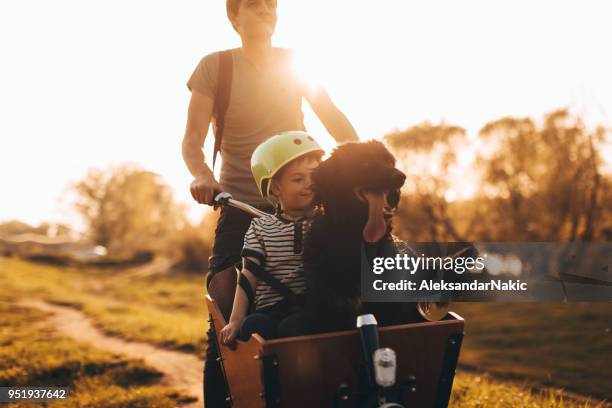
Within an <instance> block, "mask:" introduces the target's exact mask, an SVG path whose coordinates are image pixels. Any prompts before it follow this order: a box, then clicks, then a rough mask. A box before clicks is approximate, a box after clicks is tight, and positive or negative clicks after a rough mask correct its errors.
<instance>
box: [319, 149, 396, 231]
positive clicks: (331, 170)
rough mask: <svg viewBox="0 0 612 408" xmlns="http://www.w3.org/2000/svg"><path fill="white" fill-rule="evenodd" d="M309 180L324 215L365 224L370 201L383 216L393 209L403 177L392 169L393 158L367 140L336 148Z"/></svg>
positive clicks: (370, 204) (393, 167)
mask: <svg viewBox="0 0 612 408" xmlns="http://www.w3.org/2000/svg"><path fill="white" fill-rule="evenodd" d="M312 179H313V190H314V192H315V201H316V204H319V205H321V206H322V207H323V208H324V210H325V213H326V214H327V213H328V212H330V213H333V214H334V216H345V217H351V216H357V217H359V218H361V219H362V220H363V219H364V217H365V220H363V223H365V222H366V221H367V216H368V208H369V207H370V206H372V205H374V204H373V200H374V201H376V202H377V203H382V204H380V205H382V206H383V207H384V212H385V213H386V214H387V215H388V214H390V213H391V212H392V211H393V210H394V209H396V208H397V206H398V204H399V199H400V188H401V187H402V185H403V184H404V181H405V180H406V176H405V175H404V173H402V172H401V171H399V170H398V169H396V168H395V158H394V157H393V155H392V154H391V153H390V152H389V150H387V148H386V147H385V146H384V145H383V144H382V143H381V142H378V141H369V142H362V143H356V142H350V143H345V144H342V145H340V146H338V147H337V148H336V149H335V150H334V151H333V152H332V154H331V156H330V157H329V158H328V159H327V160H325V161H324V162H322V163H321V164H320V165H319V166H318V167H317V168H316V169H315V170H314V172H313V174H312ZM377 205H378V204H377ZM353 221H356V222H359V221H358V220H357V219H355V220H353Z"/></svg>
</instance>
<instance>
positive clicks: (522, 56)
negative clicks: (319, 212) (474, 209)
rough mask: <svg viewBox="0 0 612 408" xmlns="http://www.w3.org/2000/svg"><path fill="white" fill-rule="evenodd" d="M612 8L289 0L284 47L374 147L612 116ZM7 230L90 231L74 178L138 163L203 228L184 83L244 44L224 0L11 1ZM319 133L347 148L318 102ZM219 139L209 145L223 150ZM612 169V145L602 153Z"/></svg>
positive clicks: (3, 200) (315, 128) (2, 156)
mask: <svg viewBox="0 0 612 408" xmlns="http://www.w3.org/2000/svg"><path fill="white" fill-rule="evenodd" d="M610 7H612V6H610V5H609V3H608V2H605V1H544V0H538V1H516V0H513V1H509V0H507V1H491V0H485V1H476V0H474V1H465V0H463V1H457V0H447V1H419V2H413V1H406V0H379V1H376V2H372V1H368V2H365V1H355V0H309V1H308V2H305V1H297V0H279V9H278V15H279V22H278V25H277V29H276V34H275V36H274V38H273V43H274V45H276V46H280V47H291V48H295V49H296V50H297V53H298V55H299V60H300V61H301V63H300V67H299V70H300V72H302V73H303V74H304V76H305V77H307V78H308V80H311V81H313V82H316V83H320V84H322V85H324V86H325V87H326V89H327V90H328V92H329V94H330V95H331V97H332V99H333V100H334V102H335V103H336V105H337V106H338V107H339V108H340V109H341V110H342V111H343V112H344V113H345V114H346V116H347V117H348V118H349V120H350V121H351V122H352V123H353V125H354V127H355V129H356V130H357V132H358V134H359V135H360V137H361V139H363V140H365V139H371V138H381V137H382V136H384V134H385V133H387V132H390V131H392V130H394V129H402V128H407V127H409V126H411V125H414V124H417V123H419V122H422V121H432V122H434V123H437V122H439V121H440V120H444V121H446V122H447V123H451V124H455V125H460V126H463V127H464V128H466V129H467V131H468V133H469V134H470V135H471V136H474V135H476V133H477V132H478V130H479V129H480V127H482V126H483V125H484V124H485V123H487V122H488V121H490V120H494V119H497V118H500V117H502V116H506V115H513V116H531V117H534V118H541V117H542V115H543V114H544V113H546V112H549V111H551V110H553V109H556V108H559V107H563V106H568V107H570V109H571V110H572V111H573V112H575V113H577V114H580V115H583V116H584V117H585V119H586V120H587V123H592V124H595V123H602V124H606V125H608V126H610V125H611V122H612V76H611V75H610V73H611V72H612V54H611V53H610V51H609V50H610V39H612V25H611V24H609V15H610V10H609V8H610ZM0 38H2V41H0V58H1V63H0V186H1V188H2V192H1V193H0V221H4V220H9V219H20V220H23V221H26V222H29V223H32V224H37V223H39V222H42V221H45V220H49V221H58V222H69V223H72V224H74V225H78V222H77V218H76V216H75V213H74V211H73V210H72V208H71V199H72V198H71V196H70V194H69V191H70V185H71V184H72V183H74V182H76V181H78V180H79V179H81V178H83V177H84V176H85V175H86V174H87V171H88V169H91V168H107V167H108V166H111V165H116V164H120V163H125V162H130V163H134V164H137V165H140V166H142V167H144V168H145V169H148V170H151V171H154V172H157V173H159V174H160V175H162V177H163V178H164V180H165V181H166V182H167V183H169V184H170V185H171V186H172V187H173V189H174V191H175V195H176V198H177V199H178V200H179V201H181V202H183V203H185V204H187V205H188V207H189V210H190V216H191V218H192V219H194V220H196V219H198V218H199V217H200V216H201V215H202V214H203V212H204V211H205V208H203V207H202V206H198V205H196V204H195V203H194V202H193V201H192V200H191V198H190V195H189V183H190V182H191V177H190V175H189V173H188V171H187V169H186V167H185V165H184V164H183V161H182V156H181V140H182V137H183V133H184V130H185V122H186V112H187V104H188V102H189V97H190V93H189V91H188V90H187V88H186V86H185V83H186V81H187V79H188V78H189V76H190V75H191V72H192V71H193V69H194V68H195V66H196V64H197V63H198V61H199V60H200V59H201V58H202V57H203V56H204V55H206V54H207V53H210V52H212V51H216V50H219V49H225V48H232V47H238V46H239V45H240V41H239V37H238V36H237V35H236V33H235V32H234V31H233V29H232V28H231V26H230V24H229V22H228V21H227V19H226V16H225V1H223V0H197V1H195V0H182V1H179V2H170V1H158V0H157V1H156V0H153V1H152V0H149V1H144V0H130V1H117V0H105V1H92V0H78V1H77V0H55V1H52V2H49V1H42V0H19V1H17V0H6V1H2V2H1V3H0ZM304 112H305V115H306V127H307V128H308V130H309V131H310V132H311V133H312V134H313V135H315V136H317V137H318V138H319V139H321V140H322V141H323V144H324V146H325V147H326V148H327V149H330V148H332V146H333V140H332V139H331V138H330V137H329V135H327V133H326V132H325V129H324V128H323V127H322V125H321V124H320V122H318V120H317V119H316V117H315V116H314V115H313V114H312V112H311V111H310V109H309V107H308V106H307V103H306V102H305V103H304ZM210 142H212V137H209V138H208V140H207V149H208V151H210V149H211V143H210ZM603 154H604V156H605V157H606V158H608V160H609V161H610V160H612V149H611V148H610V146H608V148H607V149H606V150H604V152H603Z"/></svg>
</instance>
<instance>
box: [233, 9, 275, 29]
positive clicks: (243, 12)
mask: <svg viewBox="0 0 612 408" xmlns="http://www.w3.org/2000/svg"><path fill="white" fill-rule="evenodd" d="M232 22H233V23H234V26H235V28H236V30H237V31H238V33H239V34H240V36H241V37H245V36H246V37H249V38H261V37H268V38H269V37H272V34H274V28H275V27H276V0H242V1H241V2H240V6H239V7H238V12H237V13H236V15H234V16H233V18H232Z"/></svg>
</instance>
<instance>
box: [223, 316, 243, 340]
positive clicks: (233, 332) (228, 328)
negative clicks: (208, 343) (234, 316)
mask: <svg viewBox="0 0 612 408" xmlns="http://www.w3.org/2000/svg"><path fill="white" fill-rule="evenodd" d="M239 331H240V324H238V322H232V321H230V322H229V323H228V324H226V325H225V327H224V328H222V329H221V343H223V344H225V345H226V346H227V345H230V344H231V343H233V342H234V340H236V337H238V332H239Z"/></svg>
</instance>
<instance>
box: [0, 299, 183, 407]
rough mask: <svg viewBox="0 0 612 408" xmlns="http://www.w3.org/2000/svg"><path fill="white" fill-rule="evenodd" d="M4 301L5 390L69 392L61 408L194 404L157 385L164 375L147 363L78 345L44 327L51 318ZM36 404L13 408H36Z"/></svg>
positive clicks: (1, 355)
mask: <svg viewBox="0 0 612 408" xmlns="http://www.w3.org/2000/svg"><path fill="white" fill-rule="evenodd" d="M14 300H15V299H13V298H10V297H6V296H3V297H0V339H1V340H0V344H1V347H0V386H2V387H12V386H30V387H31V386H56V387H69V388H70V397H69V399H68V400H67V401H65V402H57V403H55V402H54V403H53V406H56V407H68V406H70V407H73V406H86V407H92V408H97V407H99V408H128V407H130V408H135V407H160V408H162V407H175V406H176V405H177V403H178V402H186V401H189V400H190V398H189V397H188V396H186V395H185V394H183V393H180V392H178V391H176V390H174V389H171V388H168V387H164V386H159V385H155V382H156V381H158V380H159V378H160V375H161V374H160V373H159V372H157V371H155V370H154V369H152V368H150V367H148V366H146V365H145V364H144V363H143V362H142V361H140V360H135V359H130V358H126V357H123V356H121V355H118V354H115V353H110V352H106V351H102V350H98V349H95V348H93V347H90V346H87V345H84V344H81V343H78V342H76V341H74V340H72V339H69V338H66V337H63V336H61V335H60V334H58V333H56V332H54V331H53V330H52V329H50V328H48V327H46V326H45V325H43V324H42V321H43V320H44V319H45V317H46V316H47V314H45V313H44V312H40V311H38V310H33V309H29V308H23V307H19V306H16V305H15V304H14ZM33 405H40V403H38V404H32V403H16V404H8V405H7V406H8V407H26V406H28V407H31V406H33Z"/></svg>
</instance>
